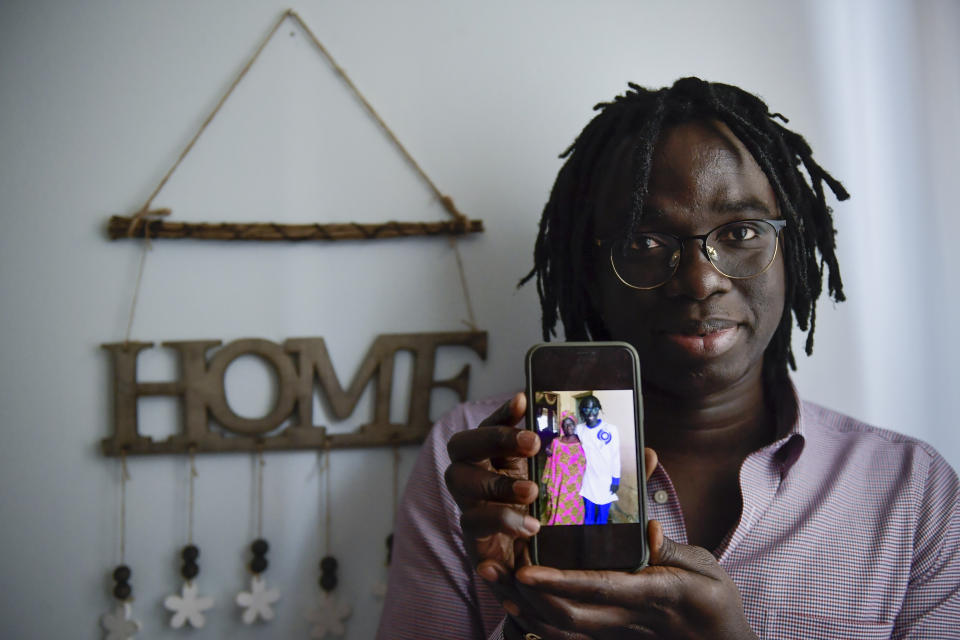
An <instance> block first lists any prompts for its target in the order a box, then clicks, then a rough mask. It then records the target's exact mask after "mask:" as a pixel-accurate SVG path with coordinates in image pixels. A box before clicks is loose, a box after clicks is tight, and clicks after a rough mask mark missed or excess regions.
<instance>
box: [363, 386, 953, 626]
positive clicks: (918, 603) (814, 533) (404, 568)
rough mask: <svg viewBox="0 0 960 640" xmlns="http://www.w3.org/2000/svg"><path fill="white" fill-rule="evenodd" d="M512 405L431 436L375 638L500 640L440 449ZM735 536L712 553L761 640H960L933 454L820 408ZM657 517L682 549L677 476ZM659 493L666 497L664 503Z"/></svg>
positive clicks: (402, 524) (946, 479)
mask: <svg viewBox="0 0 960 640" xmlns="http://www.w3.org/2000/svg"><path fill="white" fill-rule="evenodd" d="M507 397H508V396H503V397H500V398H491V399H488V400H483V401H479V402H473V403H467V404H463V405H460V406H459V407H457V408H456V409H454V410H453V411H452V412H450V413H449V414H448V415H446V416H445V417H444V418H442V419H441V420H440V421H439V422H438V423H437V424H436V425H435V427H434V429H433V430H432V432H431V434H430V436H429V437H428V438H427V440H426V441H425V442H424V444H423V448H422V449H421V452H420V456H419V459H418V460H417V463H416V467H415V468H414V470H413V473H412V475H411V477H410V480H409V482H408V484H407V488H406V491H405V494H404V498H403V503H402V505H401V508H400V510H399V513H398V516H397V523H396V536H395V542H394V547H393V565H392V568H391V570H390V583H389V591H388V594H387V599H386V603H385V605H384V610H383V616H382V618H381V621H380V630H379V632H378V636H377V637H378V638H381V639H383V640H403V639H405V638H410V639H413V638H417V639H421V638H457V639H477V640H481V639H483V638H502V622H503V617H504V612H503V609H502V608H501V607H500V605H499V603H498V602H497V600H496V599H495V598H494V596H493V594H492V593H491V592H490V590H489V589H488V588H487V586H486V584H485V583H484V581H483V580H481V579H480V578H479V577H478V576H477V575H476V573H475V572H474V571H473V567H472V565H471V562H470V560H469V559H468V558H467V555H466V552H465V550H464V546H463V542H462V539H461V535H460V528H459V516H460V512H459V509H458V508H457V506H456V504H455V503H454V501H453V498H452V497H451V496H450V494H449V493H448V492H447V489H446V487H445V486H444V481H443V472H444V470H445V469H446V467H447V465H448V464H449V462H450V460H449V457H448V456H447V450H446V444H447V440H448V439H449V438H450V436H451V435H452V434H453V433H455V432H456V431H460V430H462V429H468V428H472V427H474V426H475V425H477V424H479V423H480V421H481V420H482V419H483V418H485V417H486V416H488V415H489V414H490V413H492V412H493V411H494V410H495V409H496V408H497V407H499V406H500V405H501V404H502V403H503V402H505V401H506V399H507ZM740 487H741V491H742V494H743V512H742V514H741V517H740V522H739V523H738V524H737V526H736V528H735V529H734V530H733V531H732V532H731V534H730V535H728V536H727V538H726V539H725V540H724V542H723V543H722V544H721V546H720V547H719V548H718V549H716V550H714V554H715V555H716V556H717V558H718V559H719V562H720V565H721V566H722V567H723V568H724V569H725V570H726V571H727V573H728V574H729V575H730V577H731V578H732V579H733V581H734V582H735V583H736V585H737V587H738V588H739V590H740V594H741V595H742V597H743V603H744V609H745V612H746V616H747V620H748V621H749V622H750V625H751V627H752V628H753V629H754V631H755V632H756V633H757V634H758V635H759V636H760V637H761V638H764V639H770V640H773V639H780V638H784V639H790V640H795V639H797V638H831V639H834V638H858V639H872V638H960V506H958V498H960V485H958V481H957V474H956V473H955V472H954V471H953V469H951V468H950V466H949V465H948V464H947V463H946V462H945V461H944V460H943V458H941V457H940V455H939V454H937V452H936V451H934V450H933V449H932V448H931V447H930V446H929V445H927V444H925V443H923V442H920V441H918V440H916V439H913V438H909V437H907V436H904V435H901V434H898V433H894V432H891V431H885V430H882V429H877V428H875V427H871V426H868V425H865V424H863V423H861V422H858V421H856V420H853V419H851V418H849V417H846V416H843V415H840V414H838V413H835V412H832V411H829V410H827V409H824V408H822V407H818V406H816V405H813V404H810V403H801V410H800V418H799V420H798V421H797V423H796V424H795V425H794V426H793V428H792V429H791V431H790V432H789V433H788V434H787V435H786V436H785V437H784V438H782V439H780V440H778V441H777V442H774V443H773V444H770V445H768V446H766V447H764V448H762V449H760V450H758V451H755V452H753V453H752V454H750V455H749V456H748V457H747V459H746V460H745V461H744V463H743V466H742V468H741V470H740ZM647 490H648V494H647V502H648V513H649V516H650V518H654V519H657V520H659V521H660V522H661V523H662V524H663V526H664V531H665V533H666V534H667V535H668V536H669V537H671V538H672V539H674V540H676V541H677V542H684V543H685V542H686V541H687V535H686V531H685V528H684V524H683V517H682V513H681V510H680V504H679V502H678V501H677V496H676V493H675V492H674V491H673V486H672V484H671V482H670V478H669V476H668V474H667V472H666V471H665V470H664V469H662V468H658V469H657V470H656V471H655V472H654V475H653V477H652V478H651V480H650V482H649V483H648V486H647ZM658 492H660V493H659V494H658Z"/></svg>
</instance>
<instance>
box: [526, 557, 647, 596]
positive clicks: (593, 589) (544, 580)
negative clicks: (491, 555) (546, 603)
mask: <svg viewBox="0 0 960 640" xmlns="http://www.w3.org/2000/svg"><path fill="white" fill-rule="evenodd" d="M636 575H637V574H628V573H623V572H620V571H588V570H584V571H580V570H577V571H562V570H560V569H554V568H552V567H545V566H531V567H523V568H521V569H519V570H517V572H516V575H515V578H516V580H517V582H518V583H519V584H521V585H524V586H526V587H530V588H532V589H535V590H536V591H537V592H539V593H540V594H541V595H543V596H546V595H555V596H560V597H562V598H571V599H574V600H577V601H580V602H593V603H613V602H619V601H621V600H622V599H623V598H621V597H619V596H620V595H622V594H623V593H624V589H625V587H627V586H629V587H630V588H631V589H632V590H633V591H636V589H637V585H638V584H639V583H640V581H639V580H637V579H636ZM631 578H632V579H631Z"/></svg>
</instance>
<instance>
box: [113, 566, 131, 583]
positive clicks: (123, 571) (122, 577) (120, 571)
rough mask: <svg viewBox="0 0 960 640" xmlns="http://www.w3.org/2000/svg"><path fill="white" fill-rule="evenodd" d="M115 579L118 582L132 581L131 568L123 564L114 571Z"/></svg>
mask: <svg viewBox="0 0 960 640" xmlns="http://www.w3.org/2000/svg"><path fill="white" fill-rule="evenodd" d="M113 579H114V580H116V581H117V582H126V581H127V580H129V579H130V567H128V566H127V565H125V564H121V565H120V566H118V567H117V568H116V569H114V570H113Z"/></svg>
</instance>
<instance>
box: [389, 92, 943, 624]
mask: <svg viewBox="0 0 960 640" xmlns="http://www.w3.org/2000/svg"><path fill="white" fill-rule="evenodd" d="M597 108H598V110H599V113H598V115H596V117H594V119H593V120H592V121H591V122H590V123H589V124H588V125H587V127H586V128H585V129H584V130H583V132H581V134H580V136H579V137H578V138H577V139H576V141H575V142H574V144H573V145H572V146H571V147H570V149H568V150H567V152H566V153H565V154H564V156H565V157H566V162H565V163H564V165H563V168H562V169H561V170H560V173H559V175H558V177H557V180H556V183H555V184H554V187H553V190H552V192H551V195H550V200H549V202H548V203H547V205H546V208H545V209H544V213H543V217H542V220H541V223H540V233H539V236H538V238H537V243H536V248H535V251H534V268H533V270H532V271H531V273H530V275H528V276H527V278H528V279H529V278H531V277H534V276H535V277H536V282H537V290H538V292H539V294H540V300H541V304H542V311H543V334H544V337H545V338H546V339H549V338H550V337H552V336H554V335H555V333H556V328H557V327H556V325H557V322H558V321H559V322H561V323H562V325H563V330H564V334H565V336H566V338H567V339H570V340H608V339H616V340H625V341H628V342H630V343H631V344H632V345H634V347H636V349H637V352H638V353H639V355H640V359H641V375H642V386H643V403H644V411H645V439H646V444H647V445H648V446H649V447H650V449H648V450H647V451H646V452H645V453H646V462H647V471H648V474H650V477H649V480H648V496H647V499H648V504H649V506H648V513H649V515H650V519H651V521H650V525H649V529H648V532H647V533H648V538H649V544H650V548H651V560H650V566H649V567H647V568H646V569H644V570H642V571H639V572H637V573H634V574H628V573H620V572H612V571H559V570H556V569H552V568H550V567H539V566H531V565H530V564H529V562H528V560H527V556H526V555H525V553H524V549H525V546H524V545H525V543H526V540H527V539H528V538H529V537H530V536H532V535H534V534H535V533H536V532H537V530H538V528H539V524H538V522H537V521H536V520H535V519H534V518H532V517H530V516H528V515H525V514H524V509H523V507H524V506H526V505H529V504H530V503H532V502H533V500H535V499H536V495H537V485H536V483H535V482H533V481H531V480H530V479H527V478H526V468H527V466H526V458H528V457H529V456H532V455H534V454H535V453H536V452H537V449H538V448H539V440H538V438H537V437H536V436H535V434H533V433H531V432H528V431H524V430H522V429H517V428H516V426H517V425H518V423H520V421H521V419H522V417H523V415H524V412H525V409H526V401H525V397H524V395H523V394H517V395H515V396H512V397H508V398H505V399H504V398H500V399H493V400H490V401H486V402H477V403H472V404H467V405H462V406H461V407H459V408H458V409H456V410H454V411H453V412H451V413H450V414H449V415H448V416H446V417H445V418H443V419H441V421H440V422H439V423H438V424H437V425H436V426H435V428H434V430H433V431H432V433H431V436H430V437H429V438H428V440H427V442H426V443H425V444H424V447H423V450H422V452H421V455H420V458H419V460H418V463H417V467H416V469H415V470H414V472H413V475H412V476H411V479H410V481H409V483H408V487H407V491H406V496H405V499H404V503H403V506H402V508H401V510H400V513H399V515H398V521H397V538H396V544H395V546H394V563H393V568H392V570H391V577H390V592H389V595H388V598H387V602H386V606H385V610H384V616H383V620H382V622H381V630H380V636H381V637H382V638H391V639H394V638H433V637H445V638H478V639H479V638H488V637H492V638H502V637H507V638H528V639H535V638H564V639H569V640H574V639H576V640H582V639H586V638H601V639H606V638H711V639H717V638H757V637H760V638H854V637H855V638H947V637H958V635H957V630H958V629H960V513H958V509H960V506H958V505H960V485H958V481H957V476H956V473H955V472H954V471H953V470H952V469H951V468H950V467H949V465H948V464H947V463H946V462H945V461H944V460H943V459H942V458H941V457H940V456H939V455H938V454H937V453H936V452H935V451H933V450H932V449H931V448H930V447H929V446H928V445H926V444H924V443H922V442H919V441H917V440H914V439H912V438H908V437H906V436H903V435H900V434H896V433H893V432H889V431H884V430H881V429H877V428H874V427H871V426H868V425H865V424H862V423H860V422H857V421H856V420H853V419H852V418H849V417H846V416H842V415H839V414H836V413H834V412H832V411H829V410H827V409H824V408H821V407H817V406H815V405H813V404H810V403H806V402H801V401H799V400H798V399H797V398H796V396H795V393H794V389H793V387H792V385H791V383H790V379H789V376H788V371H787V369H788V367H793V366H794V357H793V353H792V351H791V347H790V335H791V331H792V325H793V322H794V319H795V320H796V322H797V324H798V325H799V327H800V328H801V329H803V330H806V331H807V332H808V333H807V340H806V351H807V353H810V352H811V350H812V348H813V329H814V319H815V315H814V309H815V304H816V301H817V299H818V298H819V296H820V294H821V283H822V281H823V279H824V276H826V282H827V287H828V293H829V294H830V295H831V296H832V297H833V299H834V300H838V301H839V300H842V299H843V288H842V283H841V279H840V273H839V270H838V265H837V259H836V256H835V254H834V235H835V231H834V226H833V221H832V218H831V211H830V209H829V207H828V206H827V203H826V199H825V194H824V186H826V187H827V188H829V189H830V190H831V191H832V192H833V194H834V195H835V196H836V197H837V199H839V200H844V199H846V198H847V193H846V191H845V190H844V189H843V187H842V186H841V184H840V183H839V182H837V181H836V180H834V179H833V178H832V177H831V176H830V175H829V174H828V173H827V172H826V171H824V170H823V169H822V168H821V167H820V166H819V165H818V164H817V163H816V162H815V161H814V159H813V156H812V153H811V150H810V147H809V146H808V145H807V143H806V142H805V141H804V139H803V138H802V137H801V136H800V135H798V134H796V133H794V132H792V131H790V130H788V129H786V128H785V127H784V126H783V124H782V123H786V119H785V118H783V117H782V116H780V115H778V114H771V113H770V111H769V110H768V108H767V106H766V104H764V102H763V101H761V100H760V99H759V98H757V97H756V96H754V95H751V94H749V93H747V92H745V91H743V90H741V89H739V88H737V87H733V86H729V85H723V84H715V83H708V82H704V81H702V80H699V79H696V78H684V79H681V80H678V81H677V82H676V83H675V84H674V85H673V86H671V87H668V88H664V89H660V90H647V89H643V88H641V87H638V86H635V85H630V90H629V91H628V92H627V93H626V94H624V95H622V96H619V97H617V98H616V99H615V100H613V101H612V102H609V103H604V104H600V105H598V107H597ZM824 270H826V272H827V273H826V274H824ZM498 405H500V406H499V408H497V406H498ZM476 426H480V427H482V428H476V429H475V428H472V427H476Z"/></svg>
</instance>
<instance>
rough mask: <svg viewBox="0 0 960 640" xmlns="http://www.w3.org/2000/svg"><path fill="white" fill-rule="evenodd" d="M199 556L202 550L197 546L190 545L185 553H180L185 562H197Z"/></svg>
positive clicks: (186, 547)
mask: <svg viewBox="0 0 960 640" xmlns="http://www.w3.org/2000/svg"><path fill="white" fill-rule="evenodd" d="M199 556H200V549H198V548H197V545H195V544H188V545H187V546H185V547H184V548H183V551H181V552H180V557H181V558H183V560H184V561H185V562H196V561H197V558H198V557H199Z"/></svg>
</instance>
